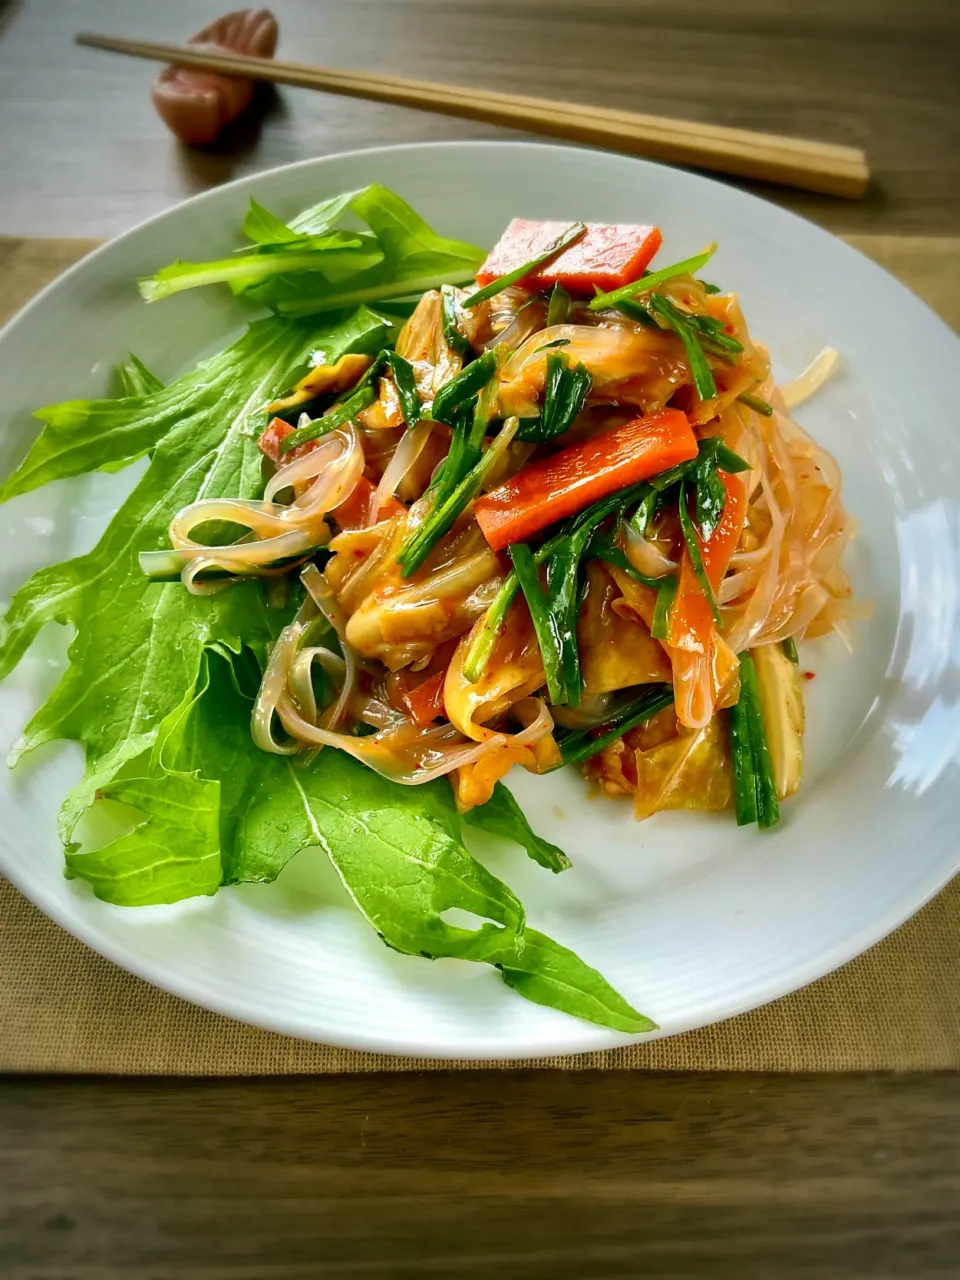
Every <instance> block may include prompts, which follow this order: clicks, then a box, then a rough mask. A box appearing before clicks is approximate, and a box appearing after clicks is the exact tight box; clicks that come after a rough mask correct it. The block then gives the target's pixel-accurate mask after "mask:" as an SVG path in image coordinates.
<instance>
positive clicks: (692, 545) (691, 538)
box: [677, 480, 723, 627]
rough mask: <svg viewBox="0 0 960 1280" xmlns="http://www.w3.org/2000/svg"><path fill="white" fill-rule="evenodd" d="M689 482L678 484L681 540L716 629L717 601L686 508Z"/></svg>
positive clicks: (720, 624)
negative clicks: (685, 547) (685, 546)
mask: <svg viewBox="0 0 960 1280" xmlns="http://www.w3.org/2000/svg"><path fill="white" fill-rule="evenodd" d="M688 483H689V481H687V480H683V481H681V483H680V497H679V500H678V504H677V507H678V510H679V512H680V529H681V532H682V533H683V540H684V542H685V543H686V544H687V551H688V552H689V555H690V563H691V564H692V565H693V571H694V573H695V574H696V575H697V581H698V582H699V583H700V590H701V591H702V592H703V594H704V595H705V596H706V598H707V603H708V604H709V606H710V612H711V613H712V614H713V620H714V622H715V623H716V624H717V626H718V627H722V626H723V619H722V618H721V616H720V610H719V608H718V607H717V600H716V597H715V596H714V594H713V587H712V586H711V585H710V579H709V578H708V577H707V571H706V569H705V568H704V565H703V556H702V555H701V554H700V542H699V540H698V538H697V531H696V529H695V528H694V526H693V521H692V520H691V518H690V511H689V508H688V505H687V503H688V490H687V485H688Z"/></svg>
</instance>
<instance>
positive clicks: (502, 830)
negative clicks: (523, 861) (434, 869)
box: [465, 782, 570, 873]
mask: <svg viewBox="0 0 960 1280" xmlns="http://www.w3.org/2000/svg"><path fill="white" fill-rule="evenodd" d="M465 821H467V822H469V824H470V826H472V827H482V828H483V830H484V831H489V832H490V833H491V834H492V835H495V836H503V837H504V839H506V840H515V841H516V842H517V844H519V845H520V846H521V847H522V848H524V849H525V850H526V852H527V856H528V857H530V858H532V859H533V861H534V862H537V863H539V865H540V866H541V867H546V868H547V870H548V871H553V872H555V873H557V872H560V871H566V870H567V868H568V867H569V866H570V859H569V858H568V857H567V855H566V854H565V853H564V852H563V850H562V849H561V848H559V847H558V846H557V845H555V844H551V842H550V841H549V840H544V839H543V837H542V836H538V835H537V834H536V833H535V832H534V831H533V830H532V829H531V827H530V823H529V822H528V821H527V819H526V816H525V815H524V812H523V810H522V809H521V808H520V806H519V805H518V804H517V802H516V800H515V799H514V798H513V793H512V792H510V791H508V790H507V788H506V787H505V786H504V785H503V783H502V782H498V783H497V785H496V786H495V787H494V789H493V795H492V796H491V797H490V799H489V800H488V801H487V803H486V804H481V805H478V806H477V807H476V808H475V809H470V810H468V812H467V813H466V814H465Z"/></svg>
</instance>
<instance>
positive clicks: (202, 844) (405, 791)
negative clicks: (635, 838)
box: [70, 649, 654, 1033]
mask: <svg viewBox="0 0 960 1280" xmlns="http://www.w3.org/2000/svg"><path fill="white" fill-rule="evenodd" d="M248 665H249V666H252V667H253V671H252V673H251V675H252V679H246V678H244V677H243V671H244V670H245V668H247V667H248ZM258 679H259V671H258V669H257V667H256V664H255V663H251V660H250V656H249V651H247V650H244V651H243V652H242V653H240V654H239V655H237V656H235V657H229V656H225V655H224V654H222V653H220V652H219V651H218V650H216V649H213V650H210V651H208V652H207V653H205V655H204V659H203V663H202V667H201V670H200V672H199V674H198V679H197V682H196V685H195V687H194V688H193V689H192V690H191V691H190V692H189V694H188V695H187V696H186V697H185V698H184V700H183V701H182V703H181V704H180V705H179V706H178V707H177V708H175V709H174V710H173V712H172V713H171V714H170V716H168V717H167V718H166V719H165V720H164V722H163V724H162V726H161V728H160V732H159V733H158V735H157V746H156V749H155V750H154V752H153V753H152V754H150V755H145V756H144V757H142V759H141V761H139V762H138V766H139V769H140V772H139V773H138V774H137V776H136V777H131V778H124V779H122V780H121V781H119V782H118V783H117V784H116V785H114V786H112V787H110V788H109V795H110V798H112V799H122V800H123V801H124V802H125V803H130V804H133V806H134V807H135V808H137V809H139V810H140V813H141V815H142V821H140V822H139V823H138V825H137V826H136V827H135V828H134V830H133V831H132V832H130V833H129V834H128V835H126V836H122V837H120V839H119V840H115V841H112V842H111V843H110V844H108V845H106V846H104V847H103V848H101V849H97V850H95V851H93V852H89V853H74V854H72V855H71V856H70V874H72V875H74V876H78V877H81V878H83V879H85V880H87V881H88V882H89V883H90V884H91V886H92V887H93V889H94V892H95V893H96V894H97V895H98V896H99V897H101V898H103V899H105V900H106V901H108V902H116V903H122V904H124V905H129V906H137V905H146V904H149V903H161V902H174V901H177V900H178V899H180V898H184V897H191V896H195V895H196V894H198V893H214V892H216V889H217V887H218V886H219V885H220V884H235V883H242V882H251V881H261V882H262V881H270V880H274V879H276V877H277V876H278V875H279V874H280V873H281V871H282V870H283V868H284V867H285V866H286V865H287V864H288V863H289V861H290V860H291V859H292V858H293V857H294V856H295V855H296V854H297V853H298V852H299V851H300V850H302V849H306V848H308V847H310V846H319V847H320V848H321V849H322V850H323V852H324V854H325V855H326V856H327V857H328V858H329V860H330V862H331V864H332V865H333V867H334V868H335V870H336V872H337V874H338V875H339V877H340V879H341V881H342V882H343V884H344V886H345V888H346V889H347V892H348V893H349V895H350V898H351V899H352V901H353V902H354V904H355V905H356V907H357V908H358V909H359V910H360V912H361V913H362V914H363V916H364V917H365V918H366V919H367V921H368V922H369V923H370V924H371V925H372V926H373V928H374V929H375V930H376V932H377V933H378V934H379V935H380V937H381V938H382V939H383V941H384V942H385V943H386V944H387V945H388V946H389V947H391V948H392V949H393V950H395V951H400V952H403V953H404V954H407V955H414V956H426V957H428V958H439V957H449V958H454V959H460V960H466V961H473V962H476V963H485V964H489V965H491V966H494V967H495V968H497V969H498V970H500V971H501V974H502V976H503V979H504V981H505V982H506V983H507V985H508V986H511V987H513V988H514V989H515V990H516V991H517V992H518V993H519V994H520V995H522V996H524V997H525V998H526V999H528V1000H533V1001H535V1002H536V1003H538V1004H544V1005H548V1006H550V1007H552V1008H555V1009H559V1010H561V1011H563V1012H565V1013H569V1014H572V1015H573V1016H575V1017H581V1018H586V1019H587V1020H589V1021H593V1022H597V1023H599V1024H600V1025H602V1026H609V1027H612V1028H615V1029H616V1030H620V1031H626V1032H630V1033H639V1032H642V1031H649V1030H652V1029H653V1027H654V1024H653V1023H652V1022H651V1021H650V1020H649V1019H648V1018H645V1017H643V1015H642V1014H639V1013H638V1012H637V1011H636V1010H635V1009H634V1008H633V1007H632V1006H631V1005H630V1004H628V1003H627V1001H626V1000H624V999H623V997H622V996H620V995H618V994H617V992H616V991H614V990H613V988H612V987H610V985H609V984H608V983H607V982H605V981H604V979H603V978H602V977H601V976H600V974H599V973H597V971H596V970H595V969H593V968H591V967H590V966H589V965H587V964H585V963H584V961H582V960H581V959H580V958H579V957H578V956H576V955H575V954H574V953H573V952H572V951H569V950H568V949H567V948H566V947H563V946H561V945H560V944H559V943H557V942H554V941H553V940H552V939H551V938H549V937H546V936H545V935H543V934H541V933H539V932H537V931H535V930H532V929H530V928H528V926H527V924H526V917H525V913H524V909H523V905H522V904H521V903H520V901H519V900H518V899H517V897H516V895H515V894H514V893H512V892H511V890H510V889H509V888H508V887H507V886H506V885H505V884H504V883H503V881H501V880H499V879H497V877H496V876H494V875H492V874H491V873H490V872H489V871H487V870H486V868H485V867H484V866H483V865H482V863H480V862H479V861H478V860H477V859H476V858H474V857H473V856H472V854H470V853H469V852H468V850H467V848H466V847H465V845H464V843H463V823H464V821H466V822H469V823H470V824H471V825H472V826H476V827H479V828H482V829H485V830H487V831H489V832H491V833H493V834H495V835H497V836H500V837H505V838H507V839H509V840H515V841H517V842H518V843H520V844H521V845H523V846H524V847H525V848H527V850H528V852H529V853H530V856H531V857H533V858H534V859H535V860H536V861H538V862H541V863H542V865H545V866H549V867H550V868H551V869H557V870H562V869H563V866H564V865H565V863H566V859H565V855H564V854H563V853H562V852H561V851H560V850H559V849H557V848H556V846H555V845H551V844H550V843H549V842H548V841H544V840H541V839H540V838H539V837H537V836H536V835H534V833H533V832H532V831H530V829H529V826H528V825H527V824H526V822H525V821H524V820H523V818H522V815H520V814H519V811H518V810H517V808H516V804H515V802H514V801H513V798H512V796H510V793H509V792H507V791H506V789H505V788H503V787H502V786H498V787H497V788H496V790H495V791H494V796H493V799H492V800H491V801H490V802H489V804H488V805H485V806H481V807H480V808H478V809H473V810H471V811H470V813H469V814H467V815H466V816H465V818H464V819H461V817H460V816H459V815H458V814H457V811H456V806H455V805H454V802H453V796H452V793H451V791H450V788H449V787H448V786H447V785H446V783H445V782H444V781H443V780H438V781H436V782H433V783H428V784H426V785H424V786H419V787H401V786H398V785H397V784H396V783H392V782H389V781H387V780H386V779H384V778H381V777H380V776H379V775H378V774H376V773H374V772H373V771H372V770H370V769H367V768H365V767H364V766H363V765H361V764H359V763H358V762H357V761H355V760H352V759H350V757H348V756H346V755H345V754H344V753H343V752H340V751H330V750H327V751H324V752H322V753H321V754H320V755H319V756H317V757H316V758H315V759H314V760H313V761H312V762H311V763H310V764H309V765H307V766H306V767H300V766H299V765H298V764H295V763H292V762H291V761H290V760H289V759H288V758H285V757H281V756H271V755H265V754H263V753H262V752H260V751H258V750H257V749H256V748H255V746H254V745H253V742H252V739H251V737H250V709H251V702H250V699H249V695H248V692H245V688H246V686H248V685H251V684H252V686H253V687H255V686H256V681H257V680H258ZM454 908H458V909H459V910H460V911H463V912H468V913H470V914H471V915H473V916H476V917H478V918H479V920H480V923H479V924H478V925H477V926H475V927H464V926H460V925H455V924H450V923H448V922H447V920H446V919H445V916H446V913H447V912H449V911H450V910H452V909H454Z"/></svg>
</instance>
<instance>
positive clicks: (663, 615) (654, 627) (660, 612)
mask: <svg viewBox="0 0 960 1280" xmlns="http://www.w3.org/2000/svg"><path fill="white" fill-rule="evenodd" d="M676 598H677V579H676V578H675V577H674V575H673V574H672V573H671V574H668V576H667V577H666V578H662V579H661V580H660V583H659V585H658V586H657V603H656V604H655V605H654V608H653V621H652V622H651V624H650V634H651V635H652V636H653V638H654V640H666V638H667V632H668V629H669V625H670V610H671V609H672V608H673V602H674V600H675V599H676Z"/></svg>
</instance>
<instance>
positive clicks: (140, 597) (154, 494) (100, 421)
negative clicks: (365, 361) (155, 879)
mask: <svg viewBox="0 0 960 1280" xmlns="http://www.w3.org/2000/svg"><path fill="white" fill-rule="evenodd" d="M372 322H373V324H374V325H379V324H380V321H379V320H378V319H377V318H375V317H372ZM356 328H357V326H356V322H351V324H350V325H349V326H346V327H345V328H344V329H343V330H342V332H341V331H339V330H338V329H337V327H336V326H319V325H314V326H310V327H305V326H300V325H291V324H286V323H283V322H281V321H277V320H273V319H271V320H264V321H260V322H259V323H257V324H254V325H252V326H251V327H250V329H249V330H248V331H247V333H246V334H245V335H244V337H242V338H241V339H240V340H239V341H238V342H236V343H234V345H233V346H232V347H229V348H227V350H226V351H224V352H222V353H220V354H219V355H217V356H214V357H213V358H212V359H210V360H207V361H205V362H204V363H203V364H202V365H201V366H200V367H199V369H197V370H196V371H194V372H192V373H189V374H186V375H184V377H182V378H178V379H177V380H176V381H175V382H172V383H171V384H170V385H169V386H168V387H165V388H164V389H163V390H161V391H157V392H153V393H151V394H150V395H148V396H145V397H140V398H132V399H124V400H116V401H87V402H82V401H80V402H73V403H71V404H69V405H65V406H57V407H56V408H54V409H51V410H47V411H46V412H45V414H44V417H45V420H46V421H47V422H48V423H49V422H51V421H52V422H56V423H58V429H57V431H56V433H55V440H53V441H51V438H50V437H49V436H48V431H50V428H49V427H47V428H46V429H45V430H44V432H43V433H42V434H41V435H40V438H39V439H38V440H37V442H36V443H35V444H34V446H33V448H32V449H31V451H30V453H29V455H28V456H27V459H26V460H25V462H24V463H22V464H21V466H20V468H19V469H18V471H17V472H15V473H14V475H13V476H12V477H11V479H10V480H9V481H8V482H7V485H6V486H5V495H6V496H12V494H13V493H20V492H24V491H26V490H27V489H31V488H34V487H35V486H36V485H37V484H38V483H41V482H42V481H43V480H50V479H56V478H57V477H58V476H61V475H77V474H79V473H80V472H82V471H84V470H92V469H94V468H97V467H99V468H105V467H107V466H117V465H122V464H124V463H126V462H129V461H132V460H133V458H135V457H138V456H140V454H142V453H144V452H146V451H147V450H151V451H152V461H151V464H150V467H149V468H148V470H147V471H146V473H145V475H144V476H143V477H142V479H141V480H140V481H139V482H138V484H137V486H136V487H135V488H134V490H133V492H132V493H131V494H130V496H129V497H128V498H127V500H126V502H125V503H124V504H123V506H122V507H121V508H120V510H119V511H118V512H117V514H116V515H115V516H114V517H113V519H112V520H111V522H110V524H109V525H108V527H107V530H106V532H105V533H104V535H103V537H102V538H101V539H100V541H99V543H98V544H97V546H96V547H95V548H94V549H93V550H92V551H91V552H89V553H87V554H86V555H84V556H80V557H79V558H77V559H75V560H68V561H66V562H65V563H63V564H59V565H53V566H51V567H50V568H46V569H41V570H39V571H38V572H37V573H35V574H34V575H33V577H32V578H30V579H29V580H28V581H27V582H26V583H25V584H24V585H23V586H22V587H21V588H20V590H19V591H18V592H17V593H16V594H15V596H14V598H13V601H12V602H11V604H10V607H9V609H8V611H7V614H6V617H5V618H4V619H3V621H2V623H0V676H3V675H6V674H7V673H8V672H9V671H10V670H12V669H13V667H14V666H15V665H16V663H17V662H18V661H19V659H20V657H21V656H22V654H23V653H24V652H25V650H26V649H27V647H28V646H29V645H30V644H31V643H32V641H33V639H34V637H35V636H36V635H37V633H38V631H39V630H40V628H41V627H42V626H43V625H44V624H45V623H47V622H60V623H63V624H72V625H73V626H74V627H75V628H76V635H75V637H74V639H73V641H72V643H71V645H70V665H69V667H68V668H67V670H66V672H65V673H64V675H63V677H62V678H61V680H60V683H59V684H58V685H57V687H56V688H55V689H54V691H53V693H52V694H51V696H50V697H49V698H48V699H47V701H46V702H45V703H44V705H43V706H42V707H41V708H40V709H39V711H37V712H36V714H35V715H34V716H33V718H32V719H31V721H30V723H29V724H28V726H27V728H26V730H25V731H24V733H23V735H22V737H21V739H20V741H19V742H18V743H17V745H16V747H15V748H14V753H13V757H14V759H16V758H18V757H19V756H21V755H23V754H24V752H27V751H31V750H33V749H34V748H35V747H38V746H40V745H41V744H42V743H44V742H49V741H51V740H53V739H56V738H71V739H74V740H76V741H78V742H80V743H81V744H82V746H83V748H84V750H85V753H86V762H87V763H86V771H85V773H84V776H83V779H82V781H81V782H80V784H79V785H78V786H77V787H76V788H75V789H74V790H73V791H72V792H71V794H70V795H69V796H68V798H67V800H66V803H65V805H64V809H63V812H62V814H61V832H62V835H63V839H64V842H65V843H66V844H68V845H69V844H70V842H71V841H72V838H73V829H74V827H75V825H76V822H77V820H78V819H79V817H80V815H81V814H82V813H83V811H84V810H85V809H87V808H88V807H89V805H90V804H91V803H92V802H93V799H94V796H95V795H96V793H97V791H98V790H101V789H103V788H105V787H108V786H109V785H111V784H112V783H113V781H114V780H115V779H116V777H117V775H118V773H119V771H120V770H121V769H122V768H123V766H124V765H126V764H127V763H128V762H129V761H131V760H133V759H135V758H136V757H138V756H141V755H143V754H144V753H145V752H149V751H151V750H152V749H153V748H154V745H155V743H156V741H157V736H158V734H159V731H160V726H161V725H162V723H163V721H164V720H165V719H166V717H167V716H169V715H170V714H172V713H173V712H174V710H175V709H176V708H178V707H180V706H181V705H182V704H183V701H184V698H185V697H191V696H192V694H193V691H194V690H195V688H196V687H197V681H198V679H199V672H200V666H201V662H202V657H203V654H204V652H205V651H206V650H208V649H210V648H215V649H217V650H218V651H220V652H225V653H226V652H230V653H237V652H239V650H240V649H241V647H243V646H244V645H246V646H247V647H249V648H252V649H253V650H254V651H255V652H258V653H262V652H263V651H264V648H265V646H266V645H267V644H269V643H270V642H271V641H272V640H273V639H274V637H275V636H276V634H277V631H278V629H279V627H280V626H282V625H283V621H284V619H283V617H282V615H278V614H277V613H275V612H273V611H270V610H268V609H267V608H266V606H265V604H264V599H263V593H262V590H261V587H260V585H259V584H258V583H255V582H244V583H241V584H239V585H237V586H235V587H233V588H231V590H229V591H226V592H224V593H223V594H221V595H216V596H212V597H203V598H198V597H196V596H193V595H190V594H189V593H187V592H185V591H184V590H183V588H182V586H181V585H180V584H179V583H173V584H163V583H154V582H151V581H149V580H148V579H147V578H146V577H144V576H143V574H141V573H140V570H139V565H138V553H139V552H141V551H152V550H155V549H160V548H164V547H166V546H168V545H169V543H168V527H169V524H170V521H171V520H172V519H173V517H174V516H175V515H176V514H177V513H178V512H179V511H181V510H182V509H183V507H185V506H186V505H187V504H188V503H190V502H193V501H195V500H196V499H198V498H201V497H204V498H217V497H230V498H234V497H241V498H253V497H257V496H259V494H260V493H261V492H262V485H263V480H262V473H261V465H260V464H261V457H260V452H259V450H258V448H257V445H256V440H255V432H254V430H253V427H254V424H255V422H256V420H257V414H258V409H257V406H259V405H262V404H263V403H264V402H265V401H268V400H270V399H271V398H272V397H274V396H276V395H278V394H279V393H280V391H281V390H282V388H283V387H285V386H289V385H290V382H291V380H292V375H293V374H294V373H295V372H296V371H297V370H298V369H301V368H303V367H304V366H305V365H306V363H307V361H308V359H309V357H310V354H311V352H312V351H314V350H315V349H316V348H317V347H318V346H321V345H322V346H323V347H324V348H325V349H326V350H328V351H331V352H333V351H339V350H340V345H341V344H342V343H344V342H347V343H349V342H351V341H353V340H354V338H355V337H356ZM98 428H99V429H98ZM71 446H73V447H71Z"/></svg>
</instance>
